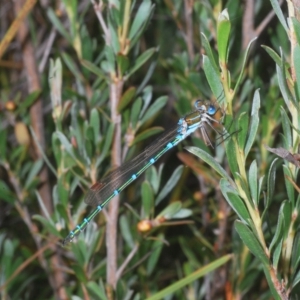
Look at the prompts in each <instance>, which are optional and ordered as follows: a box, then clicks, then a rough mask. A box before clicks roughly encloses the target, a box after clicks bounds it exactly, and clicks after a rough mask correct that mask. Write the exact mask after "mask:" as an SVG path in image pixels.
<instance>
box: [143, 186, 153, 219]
mask: <svg viewBox="0 0 300 300" xmlns="http://www.w3.org/2000/svg"><path fill="white" fill-rule="evenodd" d="M142 202H143V210H144V218H145V219H150V218H151V216H153V209H154V195H153V190H152V187H151V185H150V183H149V182H147V181H145V182H143V183H142Z"/></svg>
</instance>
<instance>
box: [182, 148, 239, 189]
mask: <svg viewBox="0 0 300 300" xmlns="http://www.w3.org/2000/svg"><path fill="white" fill-rule="evenodd" d="M185 149H186V150H187V151H189V152H190V153H192V154H194V155H196V156H198V157H199V158H201V159H202V160H203V161H205V162H206V163H207V164H209V165H210V166H211V167H212V168H213V169H214V170H215V171H217V172H218V173H219V175H221V177H223V178H225V179H227V181H229V182H230V184H231V185H232V187H235V183H234V181H233V180H232V179H231V178H230V176H229V175H228V174H227V172H226V171H225V170H224V169H223V168H222V166H221V165H220V164H219V163H218V162H217V161H216V160H215V159H214V158H213V157H212V156H211V155H210V154H208V153H207V152H205V151H204V150H202V149H200V148H197V147H185Z"/></svg>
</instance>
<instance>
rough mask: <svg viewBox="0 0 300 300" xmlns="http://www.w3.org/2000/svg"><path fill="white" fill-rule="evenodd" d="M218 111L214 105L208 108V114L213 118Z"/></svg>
mask: <svg viewBox="0 0 300 300" xmlns="http://www.w3.org/2000/svg"><path fill="white" fill-rule="evenodd" d="M216 111H217V109H216V108H215V107H214V106H213V105H209V106H208V109H207V113H208V114H209V115H211V116H212V115H214V114H215V113H216Z"/></svg>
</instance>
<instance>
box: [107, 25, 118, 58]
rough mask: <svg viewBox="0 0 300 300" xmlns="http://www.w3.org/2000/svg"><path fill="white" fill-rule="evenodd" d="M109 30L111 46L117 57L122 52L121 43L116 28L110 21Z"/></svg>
mask: <svg viewBox="0 0 300 300" xmlns="http://www.w3.org/2000/svg"><path fill="white" fill-rule="evenodd" d="M108 30H109V34H110V46H111V48H112V49H113V52H114V57H116V55H117V54H118V53H119V52H120V43H119V38H118V34H117V32H116V28H115V27H114V25H113V24H112V23H111V22H110V21H108ZM114 59H115V58H114ZM110 62H111V61H110Z"/></svg>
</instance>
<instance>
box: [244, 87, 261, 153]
mask: <svg viewBox="0 0 300 300" xmlns="http://www.w3.org/2000/svg"><path fill="white" fill-rule="evenodd" d="M259 108H260V96H259V91H258V90H256V91H255V93H254V97H253V102H252V110H251V123H250V129H249V134H248V139H247V143H246V147H245V158H246V157H247V156H248V154H249V152H250V150H251V147H252V145H253V142H254V140H255V138H256V134H257V129H258V125H259Z"/></svg>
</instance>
